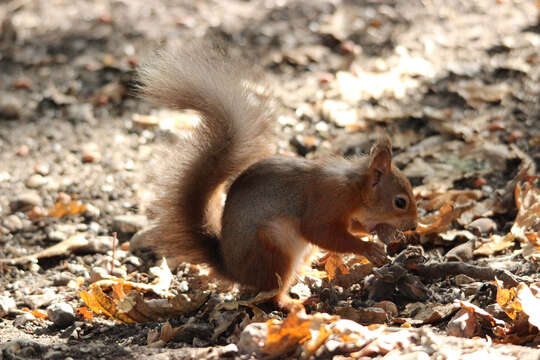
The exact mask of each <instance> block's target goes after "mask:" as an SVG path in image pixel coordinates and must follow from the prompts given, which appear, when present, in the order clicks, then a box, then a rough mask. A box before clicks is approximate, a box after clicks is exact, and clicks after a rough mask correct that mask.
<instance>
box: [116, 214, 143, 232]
mask: <svg viewBox="0 0 540 360" xmlns="http://www.w3.org/2000/svg"><path fill="white" fill-rule="evenodd" d="M146 225H148V219H147V218H146V216H145V215H119V216H116V217H115V218H114V219H113V221H112V228H113V231H118V232H121V233H125V234H135V233H136V232H137V231H139V230H141V229H143V228H144V227H145V226H146Z"/></svg>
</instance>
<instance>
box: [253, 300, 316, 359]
mask: <svg viewBox="0 0 540 360" xmlns="http://www.w3.org/2000/svg"><path fill="white" fill-rule="evenodd" d="M266 325H267V327H268V332H267V336H266V340H265V342H264V347H263V349H262V351H263V352H264V353H266V354H268V355H272V356H277V355H281V354H285V353H286V352H288V351H290V350H292V349H293V348H294V347H296V346H297V345H300V344H302V343H304V342H306V341H307V340H309V339H311V332H310V331H309V327H310V320H309V318H308V317H307V316H306V312H305V310H304V308H303V307H302V306H301V305H299V306H297V307H295V308H293V309H292V311H291V312H290V313H289V316H287V318H286V319H285V320H284V321H283V322H280V321H278V320H275V319H272V320H268V321H267V322H266Z"/></svg>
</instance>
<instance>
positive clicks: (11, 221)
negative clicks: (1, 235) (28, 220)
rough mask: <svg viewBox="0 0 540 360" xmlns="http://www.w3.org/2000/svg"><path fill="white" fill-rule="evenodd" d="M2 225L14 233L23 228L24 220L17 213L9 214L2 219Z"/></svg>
mask: <svg viewBox="0 0 540 360" xmlns="http://www.w3.org/2000/svg"><path fill="white" fill-rule="evenodd" d="M2 225H3V226H4V227H5V228H6V229H8V230H9V232H10V233H14V232H17V231H20V230H22V229H23V227H24V226H23V222H22V220H21V219H20V218H19V217H18V216H17V215H8V216H6V217H5V218H4V220H2Z"/></svg>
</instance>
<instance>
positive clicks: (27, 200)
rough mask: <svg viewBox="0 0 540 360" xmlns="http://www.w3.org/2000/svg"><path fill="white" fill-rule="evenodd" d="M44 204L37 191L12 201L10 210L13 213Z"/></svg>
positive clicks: (25, 193) (26, 193)
mask: <svg viewBox="0 0 540 360" xmlns="http://www.w3.org/2000/svg"><path fill="white" fill-rule="evenodd" d="M42 204H43V200H42V199H41V196H39V194H38V193H37V192H36V191H27V192H24V193H21V194H20V195H18V196H17V197H15V198H14V199H13V200H11V201H10V203H9V208H10V209H11V212H16V211H19V210H24V209H26V208H31V207H33V206H41V205H42Z"/></svg>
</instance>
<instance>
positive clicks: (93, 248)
mask: <svg viewBox="0 0 540 360" xmlns="http://www.w3.org/2000/svg"><path fill="white" fill-rule="evenodd" d="M112 248H113V237H112V236H91V237H90V238H89V239H88V245H87V246H85V247H84V250H85V251H88V252H91V253H101V254H102V253H106V252H107V251H109V250H112Z"/></svg>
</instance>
